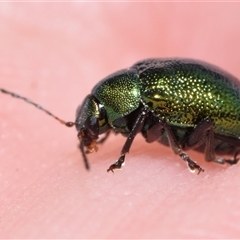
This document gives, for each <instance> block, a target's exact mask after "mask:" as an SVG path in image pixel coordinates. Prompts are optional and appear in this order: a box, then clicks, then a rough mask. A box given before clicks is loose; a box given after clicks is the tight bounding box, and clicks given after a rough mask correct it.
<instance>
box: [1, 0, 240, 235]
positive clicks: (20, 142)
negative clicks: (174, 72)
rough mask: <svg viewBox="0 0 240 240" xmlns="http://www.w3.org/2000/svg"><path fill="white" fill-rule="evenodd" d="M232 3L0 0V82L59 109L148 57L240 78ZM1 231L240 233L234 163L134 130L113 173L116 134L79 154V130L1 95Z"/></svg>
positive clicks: (70, 110) (236, 8)
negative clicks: (191, 165)
mask: <svg viewBox="0 0 240 240" xmlns="http://www.w3.org/2000/svg"><path fill="white" fill-rule="evenodd" d="M239 16H240V4H238V3H237V4H234V3H231V4H229V3H217V4H216V3H198V4H190V3H148V4H146V3H91V4H90V3H24V4H23V3H21V4H17V3H15V4H13V3H1V4H0V36H1V38H0V53H1V54H0V79H1V80H0V82H1V84H0V87H2V88H6V89H8V90H10V91H13V92H17V93H19V94H21V95H23V96H26V97H28V98H30V99H32V100H33V101H35V102H37V103H39V104H41V105H42V106H44V107H45V108H47V109H48V110H50V111H52V112H53V113H54V114H56V115H57V116H59V117H61V118H63V119H64V120H66V121H74V119H75V111H76V108H77V106H78V105H79V104H81V101H82V100H83V98H84V97H85V96H86V95H87V94H88V93H90V91H91V89H92V87H93V86H94V85H95V84H96V83H97V82H98V81H99V80H101V79H102V78H104V77H105V76H107V75H108V74H110V73H113V72H114V71H117V70H119V69H121V68H126V67H129V66H131V65H132V64H134V63H135V62H136V61H138V60H141V59H144V58H149V57H188V58H197V59H201V60H204V61H207V62H211V63H213V64H215V65H218V66H220V67H222V68H224V69H225V70H227V71H229V72H231V73H232V74H233V75H235V76H236V77H238V78H239V79H240V68H239V63H240V54H239V53H240V44H239V42H240V29H239V20H240V19H239ZM0 116H1V124H0V238H239V237H240V227H239V222H240V201H239V198H240V194H239V193H240V184H239V182H240V174H239V173H240V166H239V164H238V165H235V166H231V167H229V166H220V165H217V164H213V163H207V162H205V161H204V157H203V155H202V154H200V153H196V152H194V151H190V152H189V154H190V155H191V157H192V158H193V159H194V160H195V161H197V162H198V163H199V164H200V165H201V166H202V167H203V168H204V169H205V172H204V173H201V174H199V175H197V174H192V173H190V172H189V170H188V168H187V166H186V164H185V163H184V162H183V161H182V160H181V159H180V158H179V157H178V156H175V155H174V154H173V152H172V150H171V149H170V148H167V147H164V146H162V145H160V144H158V143H154V144H147V143H146V142H145V141H144V139H143V138H142V137H141V136H140V135H139V136H138V137H137V138H136V140H135V141H134V143H133V146H132V148H131V151H130V153H129V154H127V156H126V165H125V166H124V167H123V169H122V170H121V171H115V173H114V174H112V173H107V172H106V170H107V168H108V167H109V165H111V164H112V163H113V162H114V161H115V160H116V159H117V158H118V156H119V153H120V150H121V148H122V146H123V144H124V141H125V140H126V139H125V138H123V137H121V136H116V135H114V134H112V135H111V136H110V138H109V139H108V140H107V141H106V142H105V143H104V144H103V145H101V146H99V151H98V152H97V153H93V154H90V155H88V158H89V162H90V164H91V170H90V171H86V170H85V169H84V165H83V162H82V157H81V153H80V152H79V150H78V147H77V144H78V140H77V132H76V130H75V129H74V128H72V129H71V128H70V129H69V128H67V127H65V126H63V125H61V124H60V123H58V122H57V121H56V120H54V119H53V118H51V117H49V116H47V115H46V114H45V113H43V112H41V111H39V110H37V109H36V108H34V107H33V106H30V105H28V104H27V103H24V102H23V101H21V100H17V99H14V98H11V97H10V96H7V95H4V94H1V95H0Z"/></svg>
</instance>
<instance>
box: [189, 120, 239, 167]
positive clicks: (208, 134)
mask: <svg viewBox="0 0 240 240" xmlns="http://www.w3.org/2000/svg"><path fill="white" fill-rule="evenodd" d="M203 143H205V149H204V153H205V160H206V161H212V162H216V163H220V164H224V163H229V164H236V163H237V162H238V161H239V159H238V158H237V155H238V153H239V152H236V154H235V155H234V159H225V158H221V157H215V150H214V131H213V124H212V121H211V119H210V118H209V117H207V118H205V119H203V121H201V122H200V123H199V124H198V125H197V127H196V128H195V129H194V131H193V132H192V133H191V134H190V135H189V137H188V139H187V140H186V145H187V147H189V148H197V147H199V146H201V145H202V144H203Z"/></svg>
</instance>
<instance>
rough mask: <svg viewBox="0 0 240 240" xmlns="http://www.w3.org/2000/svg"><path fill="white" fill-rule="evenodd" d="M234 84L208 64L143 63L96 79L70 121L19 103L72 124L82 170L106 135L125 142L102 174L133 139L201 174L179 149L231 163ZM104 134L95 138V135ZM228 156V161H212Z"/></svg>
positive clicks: (235, 128) (237, 113) (237, 112)
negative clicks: (160, 147)
mask: <svg viewBox="0 0 240 240" xmlns="http://www.w3.org/2000/svg"><path fill="white" fill-rule="evenodd" d="M239 84H240V83H239V81H238V80H237V79H236V78H235V77H233V76H231V75H230V74H228V73H226V72H224V71H223V70H221V69H219V68H217V67H215V66H212V65H210V64H207V63H204V62H201V61H196V60H189V59H180V58H179V59H178V58H174V59H148V60H143V61H140V62H137V63H136V64H134V65H133V66H132V67H130V68H128V69H124V70H121V71H118V72H116V73H114V74H112V75H110V76H108V77H106V78H105V79H103V80H102V81H100V82H99V83H98V84H97V85H96V86H95V87H94V88H93V90H92V93H91V94H89V95H88V96H86V98H85V99H84V101H83V103H82V104H81V105H80V106H79V107H78V109H77V112H76V121H75V122H65V121H63V120H61V119H59V118H58V117H56V116H55V115H53V114H52V113H50V112H49V111H47V110H46V109H44V108H42V107H41V106H39V105H38V104H36V103H34V102H32V101H31V100H29V99H27V98H25V97H22V96H20V95H18V94H15V93H13V92H10V91H7V90H5V89H2V88H0V91H1V92H2V93H6V94H10V95H12V96H13V97H16V98H20V99H23V100H25V101H27V102H28V103H30V104H33V105H35V106H36V107H37V108H39V109H41V110H43V111H45V112H46V113H47V114H49V115H51V116H53V117H54V118H55V119H57V120H58V121H60V122H61V123H62V124H65V125H66V126H68V127H72V126H75V127H76V129H77V131H78V139H79V141H80V144H79V148H80V151H81V153H82V156H83V159H84V163H85V167H86V168H87V169H89V164H88V159H87V156H86V153H92V152H96V151H97V149H98V147H97V145H98V144H100V143H102V142H104V141H105V140H106V139H107V137H108V136H109V133H110V132H111V131H113V132H115V133H121V134H122V135H124V136H125V137H126V138H127V140H126V142H125V144H124V146H123V148H122V150H121V153H120V157H119V158H118V160H117V161H116V162H115V163H114V164H112V165H111V166H110V167H109V168H108V170H107V171H113V170H115V169H120V168H121V167H122V165H123V163H124V161H125V154H126V153H128V152H129V150H130V148H131V145H132V143H133V140H134V138H135V136H136V135H137V134H138V133H140V132H141V133H142V135H143V137H144V138H145V140H146V141H147V142H148V143H151V142H154V141H159V142H160V143H162V144H164V145H168V146H170V147H171V148H172V150H173V152H174V153H175V154H177V155H179V156H180V157H181V158H182V159H183V160H184V161H185V162H186V163H187V165H188V167H189V169H190V170H191V171H195V170H197V172H198V173H200V172H201V171H204V170H203V169H202V168H201V167H200V166H199V165H198V164H197V163H196V162H194V161H193V160H192V159H191V158H190V157H189V156H188V155H187V154H186V153H185V152H184V151H185V150H188V149H195V150H198V151H202V152H204V155H205V159H206V160H207V161H213V162H217V163H221V164H224V163H228V164H236V163H237V162H238V161H239V158H237V155H238V153H239V149H240V85H239ZM101 134H105V136H104V137H103V138H102V139H101V140H99V135H101ZM215 154H218V155H232V156H233V158H232V159H225V158H223V157H216V156H215Z"/></svg>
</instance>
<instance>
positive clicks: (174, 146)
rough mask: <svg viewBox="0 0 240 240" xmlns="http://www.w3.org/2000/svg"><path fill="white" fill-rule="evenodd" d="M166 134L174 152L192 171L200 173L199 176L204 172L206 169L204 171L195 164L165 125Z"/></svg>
mask: <svg viewBox="0 0 240 240" xmlns="http://www.w3.org/2000/svg"><path fill="white" fill-rule="evenodd" d="M164 129H165V131H166V134H167V136H168V141H169V145H170V146H171V147H172V150H173V152H174V153H175V154H178V155H179V156H180V157H181V158H182V159H183V160H184V161H185V162H186V163H187V165H188V167H189V169H190V171H193V172H195V171H196V170H197V171H198V174H199V173H200V172H204V169H202V168H201V167H200V166H199V165H198V164H197V163H196V162H194V161H193V160H192V159H191V158H190V157H189V156H188V155H187V154H186V153H185V152H184V151H183V150H182V148H181V146H180V145H179V144H178V142H177V139H176V137H175V135H174V134H173V132H172V131H171V129H170V128H169V127H168V125H167V124H165V127H164Z"/></svg>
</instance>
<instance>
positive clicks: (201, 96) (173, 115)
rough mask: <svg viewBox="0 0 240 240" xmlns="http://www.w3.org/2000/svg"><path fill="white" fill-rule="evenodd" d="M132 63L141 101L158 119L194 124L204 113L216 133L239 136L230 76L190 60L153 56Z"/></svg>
mask: <svg viewBox="0 0 240 240" xmlns="http://www.w3.org/2000/svg"><path fill="white" fill-rule="evenodd" d="M134 67H135V68H136V69H138V71H139V77H140V88H141V98H142V102H143V104H144V105H148V106H149V108H150V109H151V110H152V111H153V112H154V113H155V114H156V115H157V116H158V117H159V118H160V119H165V121H167V122H168V123H169V124H171V125H173V126H181V127H194V126H196V124H197V123H198V122H199V121H200V120H201V119H203V118H204V117H207V116H208V117H210V118H211V119H212V121H213V123H214V129H215V130H214V131H215V132H216V133H219V134H223V135H230V136H234V137H239V136H240V94H239V90H238V88H239V87H238V86H237V85H236V84H237V83H236V82H237V81H236V79H235V78H234V77H232V76H230V75H229V74H227V73H224V72H223V71H221V70H219V69H217V68H215V67H213V66H211V65H208V64H205V63H202V62H197V61H192V60H178V59H176V60H159V59H153V60H149V62H146V61H145V62H144V63H142V64H141V62H140V63H137V64H136V65H135V66H134Z"/></svg>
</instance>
